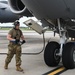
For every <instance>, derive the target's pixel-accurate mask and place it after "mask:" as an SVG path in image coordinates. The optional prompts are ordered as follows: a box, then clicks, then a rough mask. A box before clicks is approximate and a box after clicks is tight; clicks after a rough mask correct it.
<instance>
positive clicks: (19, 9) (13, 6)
mask: <svg viewBox="0 0 75 75" xmlns="http://www.w3.org/2000/svg"><path fill="white" fill-rule="evenodd" d="M8 4H9V6H10V10H11V11H12V12H13V13H15V14H17V15H21V16H27V17H31V16H32V14H31V13H30V12H29V10H28V9H27V8H26V6H25V5H24V4H23V3H22V1H21V0H8Z"/></svg>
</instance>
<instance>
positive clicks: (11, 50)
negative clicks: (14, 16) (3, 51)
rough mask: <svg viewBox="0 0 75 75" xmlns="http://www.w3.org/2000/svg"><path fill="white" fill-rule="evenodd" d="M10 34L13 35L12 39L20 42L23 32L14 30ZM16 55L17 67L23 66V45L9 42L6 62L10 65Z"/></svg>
mask: <svg viewBox="0 0 75 75" xmlns="http://www.w3.org/2000/svg"><path fill="white" fill-rule="evenodd" d="M9 34H10V35H11V38H14V37H16V39H19V40H20V37H21V35H22V31H21V30H20V29H18V30H16V29H14V28H13V29H12V30H10V31H9ZM14 54H15V59H16V66H17V65H19V66H20V65H21V45H20V44H14V43H13V42H10V41H9V45H8V54H7V57H6V60H5V62H6V63H8V64H9V63H10V62H11V59H12V58H13V56H14Z"/></svg>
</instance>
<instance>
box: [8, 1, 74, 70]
mask: <svg viewBox="0 0 75 75" xmlns="http://www.w3.org/2000/svg"><path fill="white" fill-rule="evenodd" d="M8 3H9V6H10V9H11V11H12V12H13V13H15V14H21V15H25V14H26V15H28V16H29V15H30V16H31V15H33V16H35V17H36V18H37V19H38V20H40V21H41V23H42V26H43V27H46V26H49V29H51V30H52V31H54V32H55V33H58V34H59V36H60V39H59V41H60V42H59V43H58V42H56V41H50V42H48V44H47V45H46V48H45V52H44V60H45V63H46V64H47V65H48V66H51V67H54V66H57V65H58V64H59V62H60V59H61V58H62V63H63V65H64V67H66V68H67V69H73V68H75V42H74V41H71V42H68V41H67V40H68V38H69V37H72V38H75V0H8ZM30 13H31V14H30ZM29 24H30V25H32V23H29Z"/></svg>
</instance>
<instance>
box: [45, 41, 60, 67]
mask: <svg viewBox="0 0 75 75" xmlns="http://www.w3.org/2000/svg"><path fill="white" fill-rule="evenodd" d="M59 48H60V45H59V44H58V43H57V42H54V41H52V42H49V43H48V44H47V45H46V48H45V51H44V60H45V63H46V65H48V66H51V67H55V66H57V65H58V64H59V62H60V56H57V55H56V53H58V52H59Z"/></svg>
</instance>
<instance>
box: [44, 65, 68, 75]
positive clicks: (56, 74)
mask: <svg viewBox="0 0 75 75" xmlns="http://www.w3.org/2000/svg"><path fill="white" fill-rule="evenodd" d="M67 70H68V69H66V68H65V67H63V66H60V67H57V68H55V69H53V70H51V71H49V72H47V73H45V74H43V75H60V74H61V73H63V72H65V71H67Z"/></svg>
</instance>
